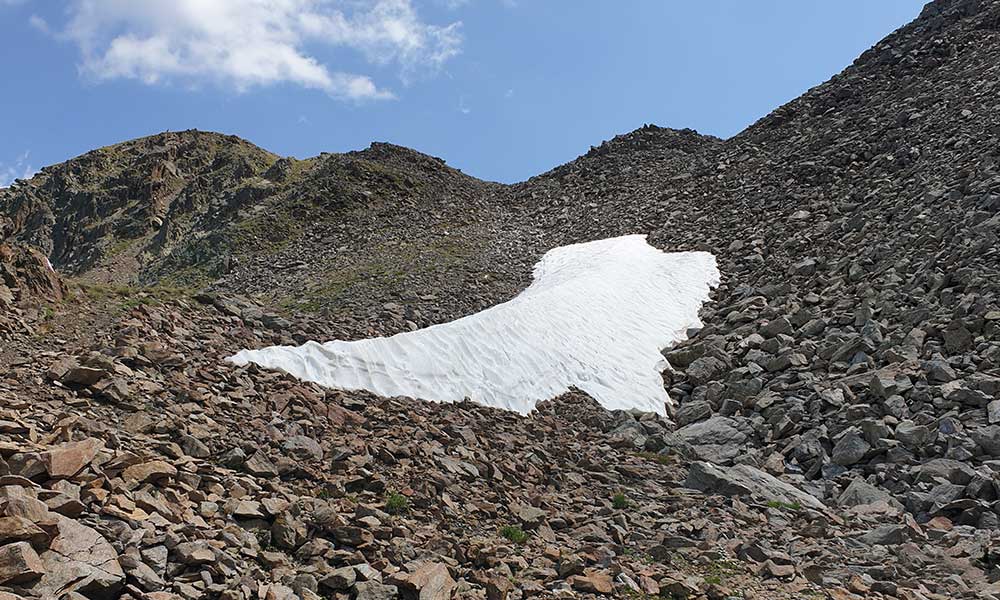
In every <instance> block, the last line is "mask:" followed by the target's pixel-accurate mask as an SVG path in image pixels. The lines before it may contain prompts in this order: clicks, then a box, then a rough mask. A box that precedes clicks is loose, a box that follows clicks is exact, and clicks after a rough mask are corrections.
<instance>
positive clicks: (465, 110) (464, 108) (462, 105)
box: [458, 96, 472, 115]
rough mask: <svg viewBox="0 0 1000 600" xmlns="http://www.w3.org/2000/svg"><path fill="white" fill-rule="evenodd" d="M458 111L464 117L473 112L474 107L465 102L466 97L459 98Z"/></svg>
mask: <svg viewBox="0 0 1000 600" xmlns="http://www.w3.org/2000/svg"><path fill="white" fill-rule="evenodd" d="M458 111H459V112H460V113H462V114H463V115H467V114H469V113H471V112H472V107H471V106H469V105H468V104H467V103H466V102H465V96H459V97H458Z"/></svg>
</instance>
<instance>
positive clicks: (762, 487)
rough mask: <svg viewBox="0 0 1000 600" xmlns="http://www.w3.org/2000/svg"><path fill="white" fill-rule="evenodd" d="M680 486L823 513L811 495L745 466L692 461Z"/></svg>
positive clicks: (824, 508) (819, 503) (822, 509)
mask: <svg viewBox="0 0 1000 600" xmlns="http://www.w3.org/2000/svg"><path fill="white" fill-rule="evenodd" d="M684 486H685V487H689V488H692V489H696V490H701V491H703V492H709V493H717V494H722V495H724V496H747V495H750V496H759V497H760V498H762V499H764V500H768V501H773V502H782V503H786V504H799V505H801V506H803V507H806V508H811V509H813V510H818V511H826V506H824V504H823V503H822V502H820V500H819V499H818V498H816V497H815V496H812V495H811V494H808V493H806V492H804V491H802V490H800V489H798V488H797V487H795V486H793V485H791V484H789V483H785V482H784V481H781V480H780V479H777V478H776V477H774V476H772V475H769V474H767V473H765V472H764V471H761V470H760V469H755V468H753V467H751V466H749V465H737V466H735V467H718V466H716V465H713V464H711V463H707V462H695V463H692V465H691V468H690V470H689V471H688V477H687V480H686V481H685V482H684Z"/></svg>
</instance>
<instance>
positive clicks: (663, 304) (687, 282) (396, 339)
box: [228, 235, 719, 414]
mask: <svg viewBox="0 0 1000 600" xmlns="http://www.w3.org/2000/svg"><path fill="white" fill-rule="evenodd" d="M533 274H534V280H533V282H532V283H531V285H530V286H528V288H527V289H526V290H524V291H523V292H521V294H519V295H518V296H517V297H515V298H513V299H512V300H510V301H509V302H504V303H503V304H499V305H497V306H494V307H492V308H489V309H486V310H484V311H482V312H479V313H476V314H474V315H470V316H468V317H463V318H461V319H458V320H456V321H452V322H450V323H443V324H441V325H434V326H432V327H428V328H426V329H421V330H419V331H413V332H407V333H400V334H397V335H394V336H392V337H379V338H371V339H365V340H358V341H353V342H344V341H332V342H326V343H324V344H320V343H317V342H306V343H305V344H303V345H301V346H297V347H295V346H272V347H269V348H261V349H259V350H242V351H240V352H238V353H237V354H235V355H234V356H231V357H230V358H229V359H228V360H229V361H230V362H232V363H235V364H237V365H245V364H247V363H250V362H253V363H256V364H258V365H261V366H263V367H266V368H270V369H280V370H283V371H287V372H288V373H290V374H292V375H294V376H295V377H298V378H299V379H303V380H306V381H313V382H316V383H319V384H321V385H324V386H327V387H332V388H339V389H346V390H368V391H370V392H373V393H375V394H378V395H380V396H388V397H391V396H409V397H412V398H420V399H424V400H433V401H440V402H456V401H461V400H463V399H465V398H469V399H471V400H472V401H474V402H478V403H480V404H484V405H487V406H493V407H497V408H504V409H508V410H513V411H517V412H519V413H522V414H527V413H528V412H530V411H531V410H532V409H533V408H534V407H535V404H537V403H538V402H539V401H541V400H546V399H549V398H553V397H555V396H558V395H559V394H562V393H563V392H566V391H567V390H568V389H569V388H570V386H575V387H577V388H579V389H581V390H583V391H585V392H587V393H588V394H590V395H591V396H593V397H594V398H595V399H596V400H597V401H598V402H600V403H601V404H602V405H603V406H604V407H606V408H609V409H619V408H620V409H631V408H637V409H640V410H643V411H648V412H656V413H660V414H664V413H665V412H666V404H667V403H669V402H671V400H670V397H669V396H668V395H667V392H666V390H664V388H663V380H662V376H661V373H662V372H663V370H664V369H666V368H667V367H668V365H667V362H666V360H665V359H664V358H663V355H662V354H661V353H660V351H661V350H663V349H664V348H667V347H669V346H672V345H674V344H676V343H677V342H679V341H682V340H684V339H685V338H686V332H687V330H688V329H689V328H692V327H700V326H701V322H700V321H699V319H698V309H699V308H700V307H701V305H702V303H703V302H705V301H706V300H707V299H708V295H709V291H710V289H711V288H713V287H715V286H716V285H718V284H719V270H718V268H717V267H716V263H715V257H714V256H713V255H712V254H709V253H707V252H676V253H665V252H662V251H660V250H658V249H656V248H654V247H653V246H650V245H649V244H648V243H646V236H645V235H628V236H623V237H617V238H611V239H606V240H598V241H593V242H586V243H583V244H573V245H569V246H562V247H559V248H555V249H553V250H550V251H549V252H547V253H545V256H543V257H542V260H541V261H540V262H538V264H536V265H535V268H534V273H533Z"/></svg>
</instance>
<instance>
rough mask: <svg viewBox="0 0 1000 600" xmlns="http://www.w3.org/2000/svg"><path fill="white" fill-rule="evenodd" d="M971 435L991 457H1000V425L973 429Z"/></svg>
mask: <svg viewBox="0 0 1000 600" xmlns="http://www.w3.org/2000/svg"><path fill="white" fill-rule="evenodd" d="M969 435H970V436H971V437H972V440H973V441H974V442H976V445H977V446H979V447H980V448H982V449H983V452H985V453H986V454H989V455H990V456H1000V425H987V426H986V427H980V428H979V429H973V430H972V431H971V432H970V433H969Z"/></svg>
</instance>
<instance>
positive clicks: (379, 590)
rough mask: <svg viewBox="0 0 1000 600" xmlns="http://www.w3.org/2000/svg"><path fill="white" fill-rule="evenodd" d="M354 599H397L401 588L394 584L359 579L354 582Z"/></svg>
mask: <svg viewBox="0 0 1000 600" xmlns="http://www.w3.org/2000/svg"><path fill="white" fill-rule="evenodd" d="M354 593H355V594H356V595H355V596H354V600H395V598H398V597H399V596H398V594H399V590H398V588H397V587H396V586H394V585H387V584H384V583H379V582H377V581H359V582H358V583H356V584H354Z"/></svg>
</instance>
